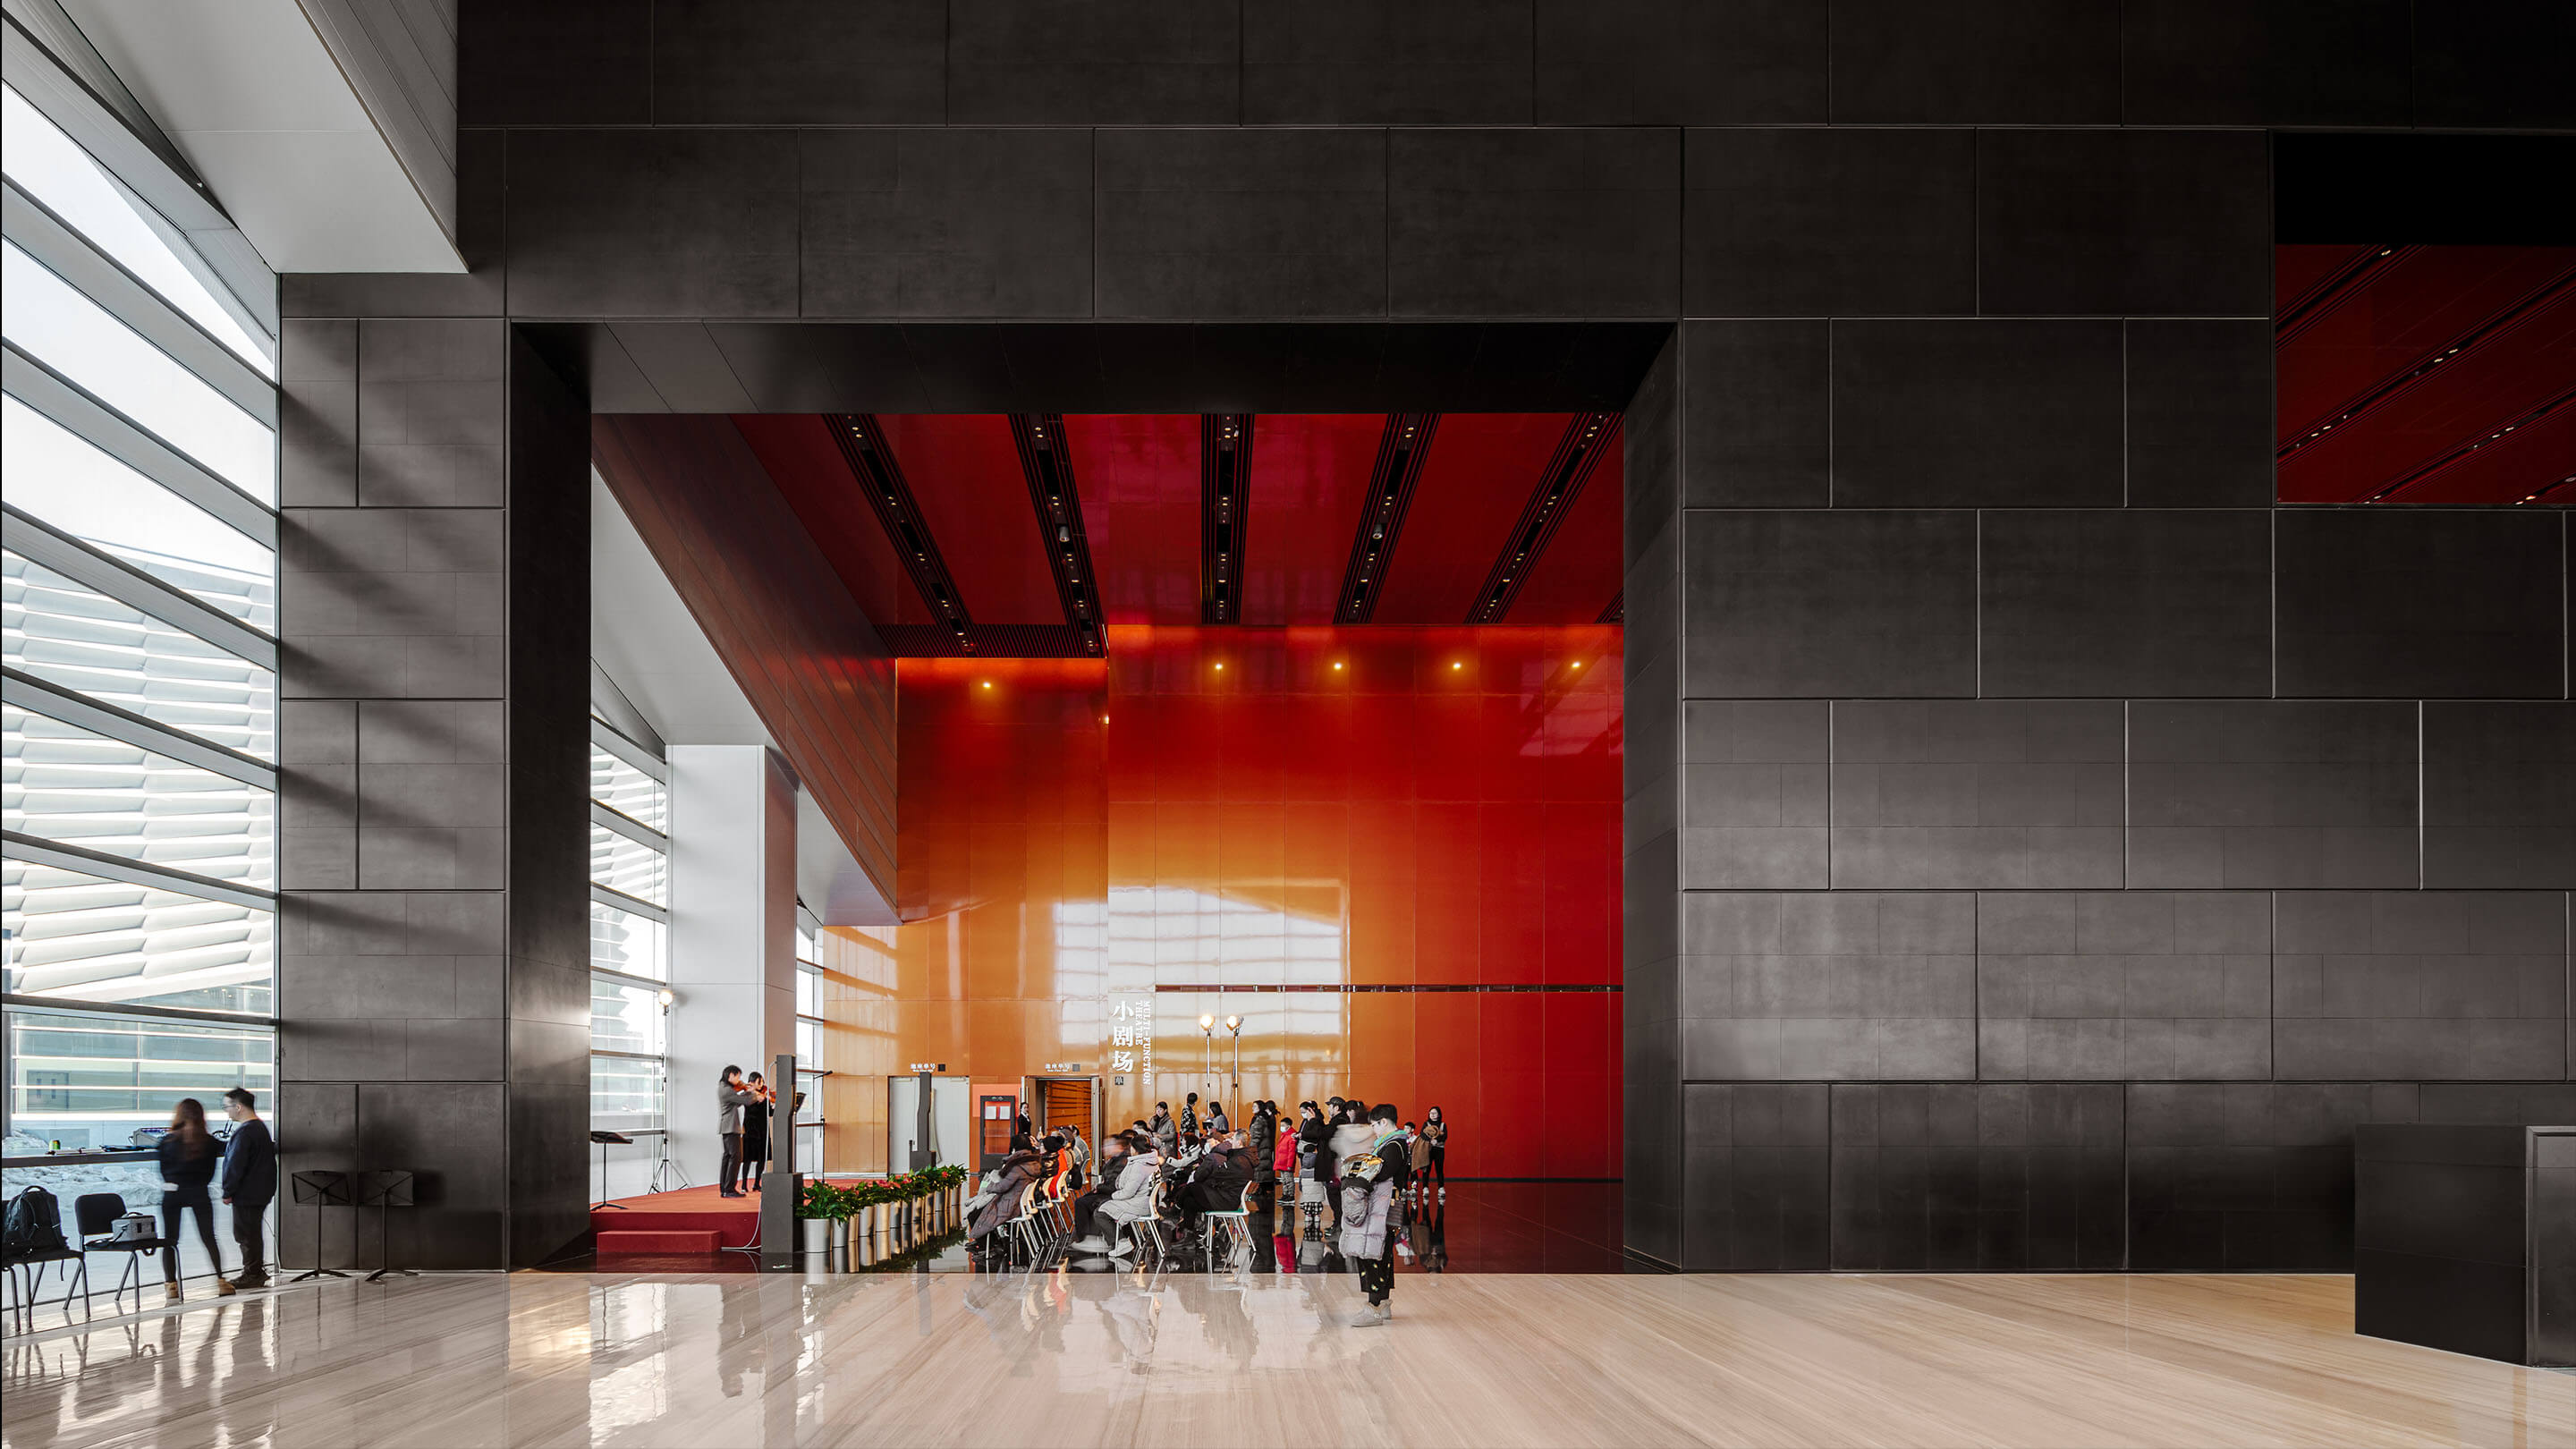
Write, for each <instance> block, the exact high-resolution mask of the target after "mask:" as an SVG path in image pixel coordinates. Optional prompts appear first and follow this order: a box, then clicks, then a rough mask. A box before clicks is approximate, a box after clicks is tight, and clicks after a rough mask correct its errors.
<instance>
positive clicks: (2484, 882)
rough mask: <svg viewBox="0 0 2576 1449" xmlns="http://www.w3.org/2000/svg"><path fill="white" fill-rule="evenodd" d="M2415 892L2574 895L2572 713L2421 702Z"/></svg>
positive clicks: (2575, 722) (2565, 708) (2560, 706)
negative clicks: (2419, 869)
mask: <svg viewBox="0 0 2576 1449" xmlns="http://www.w3.org/2000/svg"><path fill="white" fill-rule="evenodd" d="M2424 884H2426V885H2428V886H2467V887H2483V888H2499V887H2511V888H2521V889H2530V888H2539V889H2565V888H2568V887H2576V704H2566V703H2532V704H2506V703H2486V702H2469V701H2458V700H2441V699H2434V700H2426V701H2425V702H2424Z"/></svg>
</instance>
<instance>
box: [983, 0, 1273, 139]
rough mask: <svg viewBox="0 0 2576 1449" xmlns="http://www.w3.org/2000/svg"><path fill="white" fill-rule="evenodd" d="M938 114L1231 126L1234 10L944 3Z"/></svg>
mask: <svg viewBox="0 0 2576 1449" xmlns="http://www.w3.org/2000/svg"><path fill="white" fill-rule="evenodd" d="M947 22H948V120H949V121H950V122H952V123H954V124H957V125H962V126H974V125H1029V126H1125V125H1138V126H1190V125H1201V126H1204V125H1232V124H1234V123H1236V122H1238V121H1241V120H1243V119H1245V117H1244V115H1243V110H1242V106H1243V97H1242V88H1241V78H1242V62H1243V60H1244V49H1243V47H1244V35H1243V21H1242V15H1241V13H1240V11H1239V10H1238V9H1237V7H1235V6H1232V5H1206V4H1194V3H1192V0H950V3H949V4H948V6H947Z"/></svg>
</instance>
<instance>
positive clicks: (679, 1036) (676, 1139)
mask: <svg viewBox="0 0 2576 1449" xmlns="http://www.w3.org/2000/svg"><path fill="white" fill-rule="evenodd" d="M669 758H670V765H671V990H672V991H673V993H674V994H675V995H676V996H677V997H678V1000H676V1001H675V1002H674V1003H673V1004H672V1007H671V1017H670V1042H669V1052H670V1061H671V1080H670V1089H669V1098H668V1102H669V1113H670V1128H671V1155H672V1156H673V1157H675V1158H677V1159H679V1161H680V1164H681V1166H682V1167H683V1168H685V1169H686V1170H687V1172H688V1174H689V1176H690V1178H691V1180H693V1181H696V1182H701V1183H703V1182H712V1181H714V1178H715V1172H716V1168H717V1166H718V1165H719V1163H720V1162H721V1160H722V1156H723V1152H724V1145H723V1143H722V1142H720V1141H719V1140H718V1137H717V1133H716V1105H715V1090H716V1082H717V1079H718V1078H719V1076H720V1075H721V1074H722V1073H723V1071H724V1069H725V1068H726V1067H727V1066H738V1067H740V1068H742V1070H743V1074H744V1075H745V1076H748V1075H750V1074H751V1073H753V1072H762V1073H767V1072H768V1071H769V1070H770V1068H771V1063H772V1059H773V1058H775V1057H776V1056H777V1055H778V1054H779V1053H780V1052H792V1051H794V1050H795V1049H796V777H795V775H794V774H793V773H792V772H791V771H790V770H789V769H788V767H787V764H786V762H785V761H784V760H781V759H780V758H779V757H778V756H777V755H776V754H774V753H773V752H771V751H770V750H769V748H768V747H767V746H764V745H674V746H672V747H671V750H670V756H669ZM787 1089H788V1090H791V1091H792V1090H793V1089H794V1084H793V1083H789V1084H787Z"/></svg>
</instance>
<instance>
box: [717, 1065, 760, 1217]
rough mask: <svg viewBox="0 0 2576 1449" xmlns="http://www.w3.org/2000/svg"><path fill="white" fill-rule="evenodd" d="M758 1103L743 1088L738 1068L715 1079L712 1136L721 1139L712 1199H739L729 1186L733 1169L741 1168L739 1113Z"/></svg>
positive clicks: (730, 1185)
mask: <svg viewBox="0 0 2576 1449" xmlns="http://www.w3.org/2000/svg"><path fill="white" fill-rule="evenodd" d="M759 1100H760V1095H759V1094H758V1093H756V1092H753V1091H750V1090H748V1089H747V1088H745V1087H744V1085H743V1081H742V1068H740V1067H732V1066H729V1067H726V1068H725V1069H724V1071H723V1073H722V1074H720V1075H719V1076H717V1078H716V1135H718V1136H719V1137H722V1138H723V1139H724V1163H723V1165H722V1166H721V1167H718V1168H717V1169H716V1196H718V1197H740V1196H742V1190H741V1189H739V1188H737V1187H735V1186H734V1185H733V1180H734V1178H735V1177H736V1176H737V1173H736V1169H737V1168H739V1167H740V1166H741V1165H742V1109H743V1108H745V1107H748V1106H750V1105H752V1104H753V1103H755V1102H758V1101H759Z"/></svg>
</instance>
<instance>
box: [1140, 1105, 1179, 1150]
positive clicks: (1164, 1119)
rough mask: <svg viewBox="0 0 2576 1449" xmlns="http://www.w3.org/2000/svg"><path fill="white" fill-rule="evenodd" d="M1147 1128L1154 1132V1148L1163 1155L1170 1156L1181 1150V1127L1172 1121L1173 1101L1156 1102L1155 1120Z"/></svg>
mask: <svg viewBox="0 0 2576 1449" xmlns="http://www.w3.org/2000/svg"><path fill="white" fill-rule="evenodd" d="M1145 1130H1146V1131H1148V1132H1150V1133H1152V1134H1153V1137H1154V1150H1155V1151H1156V1152H1158V1153H1160V1154H1161V1155H1163V1156H1165V1157H1169V1156H1171V1155H1172V1154H1173V1153H1175V1152H1178V1151H1179V1150H1180V1146H1181V1129H1180V1128H1179V1127H1178V1126H1177V1125H1175V1124H1174V1123H1173V1121H1172V1104H1171V1103H1169V1102H1156V1103H1155V1104H1154V1120H1153V1122H1152V1123H1150V1124H1148V1125H1147V1127H1146V1129H1145Z"/></svg>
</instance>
